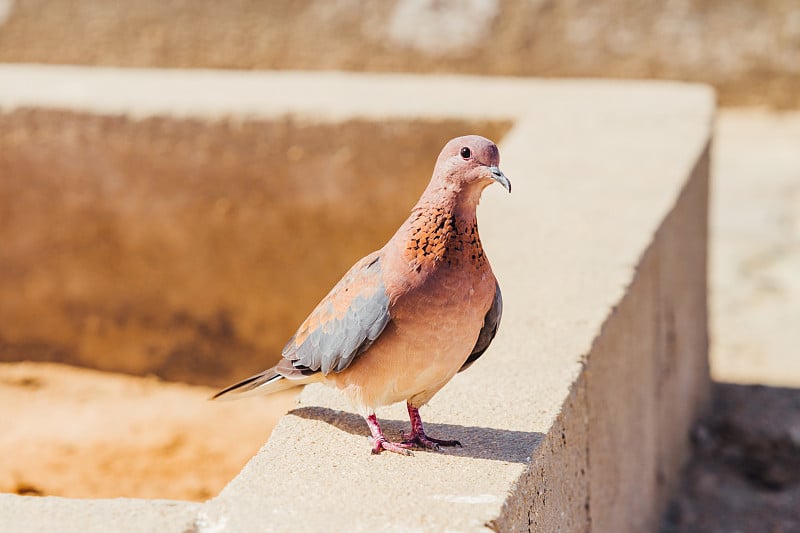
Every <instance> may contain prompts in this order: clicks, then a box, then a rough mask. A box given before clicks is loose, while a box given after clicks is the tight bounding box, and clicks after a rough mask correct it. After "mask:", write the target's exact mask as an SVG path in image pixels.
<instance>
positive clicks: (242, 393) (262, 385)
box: [211, 367, 320, 400]
mask: <svg viewBox="0 0 800 533" xmlns="http://www.w3.org/2000/svg"><path fill="white" fill-rule="evenodd" d="M319 379H320V376H319V375H317V374H312V375H309V376H302V377H301V378H299V379H296V378H294V377H292V379H288V378H286V377H284V376H283V375H281V374H279V373H278V372H277V370H276V367H273V368H270V369H269V370H265V371H264V372H261V373H260V374H256V375H255V376H251V377H249V378H247V379H245V380H242V381H240V382H239V383H235V384H233V385H231V386H230V387H226V388H224V389H222V390H221V391H219V392H218V393H216V394H215V395H214V396H212V397H211V399H212V400H216V399H218V398H220V397H221V396H225V398H222V399H223V400H238V399H239V398H248V397H250V396H264V395H267V394H272V393H273V392H278V391H282V390H286V389H291V388H292V387H300V386H303V385H306V384H308V383H313V382H315V381H319Z"/></svg>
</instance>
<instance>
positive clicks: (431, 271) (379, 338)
mask: <svg viewBox="0 0 800 533" xmlns="http://www.w3.org/2000/svg"><path fill="white" fill-rule="evenodd" d="M498 164H499V152H498V150H497V146H495V144H494V143H492V142H491V141H489V140H488V139H484V138H483V137H478V136H467V137H459V138H456V139H453V140H452V141H450V142H449V143H447V145H446V146H445V147H444V148H443V149H442V152H441V154H440V155H439V158H438V160H437V162H436V167H435V168H434V172H433V176H432V178H431V181H430V183H429V185H428V187H427V189H426V190H425V192H424V193H423V195H422V197H421V198H420V200H419V202H418V203H417V205H416V206H415V207H414V209H413V210H412V212H411V216H409V217H408V219H407V220H406V221H405V222H404V223H403V225H402V226H401V227H400V229H398V230H397V232H396V233H395V235H394V236H393V237H392V238H391V239H390V240H389V242H387V243H386V245H385V246H384V247H383V248H381V249H380V250H378V251H376V252H373V253H371V254H370V255H368V256H366V257H365V258H363V259H361V260H360V261H359V262H357V263H356V264H355V265H354V266H353V267H352V268H351V269H350V270H349V271H348V272H347V273H346V274H345V275H344V277H343V278H342V279H341V281H339V283H337V284H336V286H335V287H334V288H333V289H332V290H331V292H330V293H328V295H327V296H326V297H325V298H324V299H323V300H322V301H321V302H320V303H319V305H317V307H316V308H315V309H314V311H313V312H312V313H311V315H309V317H308V318H307V319H306V320H305V322H303V324H302V325H301V326H300V328H298V330H297V332H296V333H295V335H294V336H293V337H292V339H290V340H289V342H288V343H287V344H286V346H285V347H284V349H283V359H282V360H281V362H280V363H279V364H278V365H276V366H275V367H273V368H271V369H269V370H267V371H265V372H263V373H261V374H259V375H257V376H253V377H251V378H248V379H246V380H244V381H242V382H240V383H237V384H235V385H232V386H231V387H228V388H227V389H225V390H223V391H221V392H220V393H218V394H217V395H216V396H215V398H217V397H219V396H222V395H224V394H228V393H231V392H235V393H239V394H269V393H271V392H275V391H277V390H282V389H285V388H289V387H293V386H298V385H304V384H306V383H311V382H314V381H323V382H325V383H327V384H329V385H332V386H334V387H336V388H338V389H339V390H340V391H341V392H342V393H343V394H345V395H346V396H347V397H348V398H349V399H350V400H351V402H352V403H353V405H355V406H356V407H357V408H358V409H359V410H360V412H361V413H362V414H363V415H364V417H365V418H366V420H367V424H368V425H369V427H370V431H371V432H372V437H373V453H379V452H380V451H381V450H390V451H393V452H397V453H403V454H409V453H410V452H409V451H408V448H410V447H413V446H419V447H423V448H430V449H438V448H439V445H456V444H458V445H460V443H458V442H457V441H441V440H437V439H433V438H431V437H429V436H428V435H426V434H425V431H424V429H423V426H422V420H421V418H420V416H419V411H418V409H419V407H421V406H422V405H424V404H425V403H427V402H428V401H429V400H430V399H431V398H432V397H433V395H434V394H436V393H437V392H438V391H439V390H440V389H441V388H442V387H443V386H444V385H445V384H446V383H447V382H448V381H450V379H451V378H452V377H453V376H454V375H455V374H456V373H457V372H459V371H461V370H464V369H466V368H467V367H468V366H469V365H471V364H472V363H473V362H474V361H475V360H476V359H477V358H478V357H480V356H481V355H482V354H483V352H484V351H486V349H487V348H488V346H489V344H490V343H491V341H492V339H493V338H494V335H495V333H496V331H497V327H498V325H499V323H500V316H501V314H502V298H501V295H500V288H499V285H498V284H497V281H496V279H495V277H494V274H493V272H492V269H491V266H490V265H489V262H488V260H487V258H486V255H485V253H484V251H483V247H482V246H481V241H480V236H479V234H478V225H477V220H476V208H477V206H478V202H479V200H480V196H481V192H482V191H483V189H484V188H486V187H487V186H488V185H490V184H491V183H493V182H495V181H496V182H499V183H500V184H501V185H503V186H504V187H505V188H506V189H508V190H509V192H510V191H511V184H510V182H509V181H508V179H507V178H506V177H505V175H503V173H502V172H501V171H500V169H499V168H498ZM399 401H406V403H407V405H408V412H409V417H410V419H411V433H410V434H409V436H408V438H407V439H406V440H404V441H403V442H400V443H393V442H389V441H387V440H386V438H385V437H384V435H383V432H382V431H381V429H380V425H379V424H378V421H377V419H376V417H375V412H374V410H375V408H377V407H380V406H383V405H389V404H392V403H396V402H399Z"/></svg>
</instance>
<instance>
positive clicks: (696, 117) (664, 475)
mask: <svg viewBox="0 0 800 533" xmlns="http://www.w3.org/2000/svg"><path fill="white" fill-rule="evenodd" d="M34 79H35V80H37V81H38V82H40V83H36V84H31V83H30V82H31V80H34ZM41 83H44V84H45V87H47V90H46V91H45V90H39V89H36V87H41ZM109 84H115V85H109ZM112 86H116V87H123V88H125V91H124V92H118V93H111V92H108V91H107V89H108V88H109V87H112ZM200 86H202V87H204V88H205V89H206V91H203V92H200V91H197V90H195V91H189V92H184V89H187V88H190V89H191V88H192V87H194V88H196V87H200ZM0 87H2V90H0V106H2V107H3V108H4V109H6V110H8V109H9V108H11V107H14V108H18V107H21V106H38V107H40V108H45V109H52V108H61V109H64V108H66V109H71V110H73V111H83V112H91V110H94V111H93V113H94V114H101V115H102V114H104V113H109V112H111V113H120V112H124V110H125V106H126V105H127V104H129V103H130V102H132V101H134V102H135V103H134V107H133V108H132V111H131V114H132V115H134V116H137V117H139V116H153V115H159V114H167V115H170V114H171V113H172V111H171V109H172V106H173V105H174V106H175V109H176V114H177V115H180V116H196V117H199V118H203V119H205V120H213V118H209V117H214V116H219V115H220V114H230V115H238V116H240V117H243V119H244V120H246V113H247V112H248V111H252V109H253V107H254V105H255V103H257V102H258V101H259V99H261V100H263V102H264V109H265V111H263V114H264V115H266V116H270V115H271V114H274V113H280V114H281V115H285V114H294V113H297V114H300V115H303V116H306V117H308V116H314V115H315V114H316V113H317V112H320V114H321V115H322V116H323V117H325V120H326V122H325V123H328V122H329V121H331V120H333V121H334V123H336V121H337V120H338V121H340V122H341V121H342V120H343V119H359V120H366V121H376V120H378V121H381V122H391V121H393V120H398V119H399V120H406V119H408V118H409V117H425V118H426V119H429V118H430V117H436V118H438V119H444V118H453V119H456V120H459V119H460V120H463V119H465V118H466V119H470V120H475V119H477V120H489V119H491V120H495V121H498V120H499V121H506V122H510V123H512V124H513V126H512V127H511V129H510V130H509V132H508V134H506V135H505V136H504V137H503V138H502V139H500V141H501V142H500V148H501V154H502V156H501V157H502V159H501V161H502V163H501V166H502V167H503V169H504V171H505V172H506V174H507V175H508V176H509V177H510V178H511V179H512V180H513V182H514V194H513V195H511V196H510V197H509V196H507V195H503V194H500V192H502V191H492V190H490V191H488V192H487V194H486V195H485V199H484V202H483V203H482V205H481V208H480V214H479V218H480V220H481V232H482V235H483V241H484V245H485V248H486V250H487V254H488V255H489V257H490V258H491V260H492V264H493V266H494V269H495V271H496V272H497V274H498V277H499V278H500V280H501V283H502V284H503V288H504V299H505V312H504V322H503V326H502V327H501V330H500V333H499V335H498V338H497V340H496V341H495V344H494V345H493V347H492V349H491V350H490V351H489V352H488V353H487V354H486V356H485V357H483V358H481V360H479V361H478V362H477V363H476V364H475V365H474V366H473V367H472V368H471V369H470V371H469V372H465V373H464V374H463V375H459V376H458V377H457V378H456V379H454V380H453V382H452V383H451V384H449V385H448V386H447V387H446V388H445V389H444V390H443V391H442V392H441V393H440V394H439V395H437V397H436V398H434V400H433V402H432V404H431V405H430V406H429V407H428V408H426V410H425V413H424V415H425V417H426V419H427V420H429V421H430V424H429V429H430V431H431V433H433V434H442V435H448V436H451V437H453V438H458V439H460V440H461V441H462V442H463V443H464V445H465V446H464V448H463V449H458V450H455V451H452V452H447V453H441V454H434V453H421V452H420V453H417V454H416V456H415V457H414V458H410V459H409V458H406V457H400V456H393V455H388V454H383V455H381V456H371V455H370V454H369V453H368V446H367V438H366V437H367V431H366V427H365V426H364V424H363V423H362V421H361V420H360V419H359V418H358V417H357V416H355V415H354V414H353V413H352V412H351V411H350V410H349V408H348V406H347V405H345V404H344V402H343V400H342V399H341V398H339V397H338V396H337V395H335V393H334V392H333V391H331V390H328V389H325V388H322V387H309V388H307V389H306V391H304V392H303V394H302V395H301V400H300V405H299V406H298V409H297V410H295V411H294V413H293V414H290V415H289V416H287V417H285V418H284V419H283V420H282V421H281V422H280V423H279V425H278V427H277V428H276V430H275V431H274V433H273V436H272V438H271V439H270V441H269V442H268V443H267V444H266V445H265V447H264V448H263V449H262V450H261V451H260V452H259V454H258V455H257V456H256V457H254V458H253V460H252V461H251V462H250V463H249V464H248V465H247V466H246V467H245V468H244V470H243V471H242V473H241V474H240V475H239V476H238V477H237V478H235V479H234V480H233V481H232V482H231V483H230V484H229V485H228V486H227V487H226V488H225V490H223V491H222V493H221V494H220V495H219V496H218V497H216V498H214V499H212V500H210V501H208V502H207V503H205V504H203V505H202V507H197V506H196V505H194V504H188V503H187V504H185V505H184V506H183V507H181V506H180V505H178V504H176V505H177V507H175V508H172V509H173V510H174V512H175V514H174V515H170V516H171V517H173V518H175V517H179V518H180V519H181V520H184V522H183V523H182V525H181V526H178V518H175V521H164V522H160V521H159V519H158V518H157V513H158V512H159V511H158V509H159V508H158V507H153V508H147V507H142V502H141V501H131V500H118V501H116V502H115V504H109V506H108V507H104V505H105V503H99V504H95V505H99V506H100V507H99V508H98V511H97V514H96V515H95V516H94V519H95V520H96V522H93V523H92V524H90V525H89V528H90V529H91V528H94V529H97V530H99V529H102V527H101V526H100V525H99V524H104V523H103V522H102V517H107V518H108V520H115V521H114V522H105V524H109V523H114V524H115V526H119V525H120V524H125V526H123V528H124V527H126V526H130V528H131V529H136V528H139V527H142V524H148V525H150V526H151V527H152V528H154V529H159V530H174V531H182V530H186V529H188V530H193V531H224V530H230V531H248V530H253V531H254V530H264V529H269V530H282V531H289V530H291V531H296V530H310V529H317V530H318V529H320V528H327V529H355V530H360V529H368V528H369V529H375V528H378V529H384V530H385V529H397V530H404V531H406V530H445V529H450V530H462V531H466V530H483V529H486V528H491V529H496V530H503V531H513V530H536V531H554V530H559V529H560V530H565V531H583V530H587V529H592V530H596V531H635V530H637V529H639V528H640V527H641V526H652V525H654V524H655V523H656V521H657V519H658V517H659V516H660V513H661V510H662V509H663V506H664V505H665V503H666V495H667V494H668V489H669V488H671V487H672V486H674V484H675V482H676V475H677V466H679V465H680V463H681V462H682V460H683V459H684V457H685V455H686V448H687V435H688V430H689V426H690V424H691V422H692V419H693V418H694V416H696V415H697V413H698V412H699V411H701V410H702V408H703V405H704V401H705V398H706V393H707V386H708V374H707V367H706V361H707V359H706V358H707V349H706V348H707V344H706V343H707V341H706V307H705V297H704V294H705V267H704V265H705V253H704V250H705V243H706V230H707V227H706V203H705V202H706V200H707V196H706V194H707V190H706V187H707V177H708V173H707V150H708V143H709V140H710V136H711V119H712V113H713V96H712V94H711V93H710V91H708V90H707V89H705V88H702V87H697V86H689V85H682V84H675V83H611V82H583V83H580V82H557V81H553V82H541V81H531V80H521V79H493V80H488V79H476V78H456V77H445V78H419V77H413V76H397V77H381V76H357V75H343V74H325V75H308V74H299V73H285V74H249V75H247V74H241V73H229V74H223V73H210V72H198V73H181V74H180V75H178V74H176V73H172V72H148V71H125V72H114V71H102V70H101V71H91V72H87V71H86V70H81V69H70V68H60V69H45V68H42V69H41V70H38V69H36V68H34V67H30V68H14V67H4V68H3V69H0ZM320 87H324V90H320V89H319V88H320ZM131 95H136V96H131ZM412 95H414V96H412ZM416 95H418V96H416ZM423 95H424V96H423ZM476 101H480V102H481V105H480V106H477V105H475V102H476ZM331 110H335V117H333V118H331V114H332V112H331ZM256 116H260V115H256ZM437 148H438V147H437ZM431 164H432V163H431ZM426 174H427V173H426ZM378 245H380V243H375V246H378ZM618 405H624V406H625V409H624V410H623V411H622V412H619V413H618V412H617V410H616V407H617V406H618ZM247 408H248V407H247V405H246V404H242V409H247ZM402 411H403V408H402V406H394V407H392V408H388V409H385V410H382V411H381V412H380V413H379V416H380V417H381V418H382V420H385V421H386V424H385V425H386V429H387V430H388V433H389V434H397V433H399V431H400V430H401V429H402V428H403V427H404V426H405V416H404V414H403V413H402ZM641 417H644V419H643V418H641ZM634 484H639V486H638V487H634V486H632V485H634ZM637 488H638V489H639V490H637ZM2 502H3V503H2V504H3V505H4V506H6V508H7V509H12V510H11V511H9V512H8V513H6V516H9V513H13V515H12V517H13V521H9V523H10V524H12V527H11V528H9V529H11V530H15V529H17V530H23V529H24V530H48V529H52V528H53V527H54V526H57V525H63V524H64V523H70V520H69V518H68V516H69V515H70V514H71V513H73V512H83V511H82V510H81V508H80V507H79V506H78V505H77V504H75V503H74V502H72V501H62V500H54V499H51V498H45V499H41V500H33V502H41V503H40V504H37V503H31V502H32V500H29V499H24V498H21V497H9V496H6V497H3V499H2ZM15 502H21V503H19V504H17V503H15ZM142 508H144V509H148V513H150V514H142V515H138V516H137V515H135V514H133V513H134V512H135V511H136V510H137V509H142ZM53 509H55V510H53ZM112 509H113V511H112ZM125 509H130V511H131V513H132V514H130V515H128V516H130V520H128V521H120V520H119V519H115V516H118V515H116V514H114V513H124V512H125ZM51 511H52V512H51ZM106 513H107V514H106ZM0 516H2V515H0ZM632 517H633V518H632Z"/></svg>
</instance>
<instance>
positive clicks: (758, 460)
mask: <svg viewBox="0 0 800 533" xmlns="http://www.w3.org/2000/svg"><path fill="white" fill-rule="evenodd" d="M692 448H693V450H692V458H691V460H690V462H689V464H688V465H687V467H686V471H685V472H684V476H683V480H682V482H681V486H680V487H679V488H678V490H677V492H676V494H675V496H674V499H673V501H672V503H671V504H670V506H669V509H668V510H667V513H666V516H665V517H664V521H663V523H662V526H661V532H662V533H689V532H694V531H703V532H708V533H727V532H729V531H770V532H789V531H800V389H795V388H786V387H767V386H763V385H738V384H733V383H715V384H714V388H713V404H712V410H711V412H710V413H709V414H708V416H706V417H705V418H704V419H703V420H701V421H700V422H699V423H698V424H697V425H696V426H695V429H694V431H693V434H692Z"/></svg>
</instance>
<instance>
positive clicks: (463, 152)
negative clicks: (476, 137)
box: [461, 146, 472, 159]
mask: <svg viewBox="0 0 800 533" xmlns="http://www.w3.org/2000/svg"><path fill="white" fill-rule="evenodd" d="M471 155H472V152H471V151H470V149H469V148H467V147H466V146H465V147H464V148H462V149H461V157H463V158H464V159H469V158H470V156H471Z"/></svg>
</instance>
